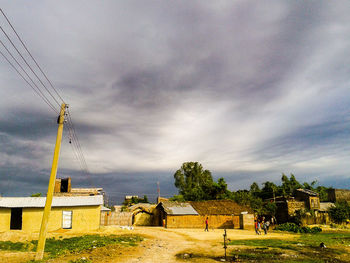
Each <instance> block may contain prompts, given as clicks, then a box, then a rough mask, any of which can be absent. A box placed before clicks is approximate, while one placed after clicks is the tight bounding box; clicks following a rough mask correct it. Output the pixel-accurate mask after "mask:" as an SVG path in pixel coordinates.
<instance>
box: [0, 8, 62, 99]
mask: <svg viewBox="0 0 350 263" xmlns="http://www.w3.org/2000/svg"><path fill="white" fill-rule="evenodd" d="M0 11H1V13H2V15H3V16H4V17H5V19H6V21H7V23H8V24H9V25H10V26H11V28H12V30H13V31H14V32H15V34H16V36H17V38H18V40H19V41H20V42H21V44H22V45H23V47H24V48H25V50H26V51H27V52H28V54H29V55H30V57H31V58H32V59H33V61H34V62H35V65H36V66H37V67H38V68H39V70H40V72H41V73H42V74H43V75H44V77H45V78H46V80H47V82H48V83H49V84H50V86H51V87H52V89H53V90H54V91H55V93H56V94H57V96H58V97H59V98H60V99H61V101H62V102H64V100H63V99H62V97H61V96H60V94H59V93H58V92H57V90H56V89H55V87H54V86H53V84H52V83H51V81H50V80H49V78H48V77H47V76H46V74H45V73H44V71H43V70H42V69H41V67H40V66H39V64H38V62H37V61H36V60H35V58H34V57H33V56H32V54H31V53H30V52H29V50H28V48H27V46H26V45H25V44H24V42H23V41H22V39H21V38H20V36H19V35H18V34H17V31H16V29H15V28H14V27H13V26H12V24H11V22H10V20H9V19H8V18H7V16H6V15H5V13H4V12H3V11H2V9H1V8H0Z"/></svg>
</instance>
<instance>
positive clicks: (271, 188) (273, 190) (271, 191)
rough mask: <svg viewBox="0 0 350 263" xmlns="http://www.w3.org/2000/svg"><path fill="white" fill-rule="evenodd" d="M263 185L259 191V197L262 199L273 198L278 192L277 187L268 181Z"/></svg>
mask: <svg viewBox="0 0 350 263" xmlns="http://www.w3.org/2000/svg"><path fill="white" fill-rule="evenodd" d="M263 185H264V187H263V188H262V189H261V194H260V197H261V198H262V199H268V198H275V197H276V195H277V192H278V186H277V185H275V184H274V183H272V182H269V181H266V182H265V183H263Z"/></svg>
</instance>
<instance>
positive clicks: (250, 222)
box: [239, 214, 255, 230]
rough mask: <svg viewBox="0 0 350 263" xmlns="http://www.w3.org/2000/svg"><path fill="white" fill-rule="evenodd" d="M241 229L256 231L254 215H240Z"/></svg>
mask: <svg viewBox="0 0 350 263" xmlns="http://www.w3.org/2000/svg"><path fill="white" fill-rule="evenodd" d="M239 226H240V229H248V230H252V229H255V223H254V215H253V214H241V215H239Z"/></svg>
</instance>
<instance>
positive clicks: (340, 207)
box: [328, 201, 350, 224]
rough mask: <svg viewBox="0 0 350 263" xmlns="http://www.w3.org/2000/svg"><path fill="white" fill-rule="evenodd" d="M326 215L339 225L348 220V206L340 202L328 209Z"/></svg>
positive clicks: (349, 216) (349, 211)
mask: <svg viewBox="0 0 350 263" xmlns="http://www.w3.org/2000/svg"><path fill="white" fill-rule="evenodd" d="M328 213H329V215H330V217H331V218H332V220H333V221H334V222H335V223H338V224H341V223H343V222H345V221H346V219H349V218H350V206H349V204H348V203H347V202H346V201H340V202H337V203H335V206H334V207H331V208H329V209H328Z"/></svg>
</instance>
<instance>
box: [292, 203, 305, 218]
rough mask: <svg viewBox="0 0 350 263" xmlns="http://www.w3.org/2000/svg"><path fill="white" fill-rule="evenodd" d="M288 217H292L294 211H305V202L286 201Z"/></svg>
mask: <svg viewBox="0 0 350 263" xmlns="http://www.w3.org/2000/svg"><path fill="white" fill-rule="evenodd" d="M287 207H288V215H289V216H293V215H294V213H295V211H296V210H299V209H305V208H306V206H305V202H302V201H295V200H289V201H287Z"/></svg>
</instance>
